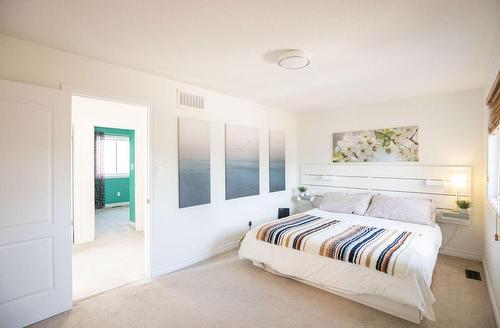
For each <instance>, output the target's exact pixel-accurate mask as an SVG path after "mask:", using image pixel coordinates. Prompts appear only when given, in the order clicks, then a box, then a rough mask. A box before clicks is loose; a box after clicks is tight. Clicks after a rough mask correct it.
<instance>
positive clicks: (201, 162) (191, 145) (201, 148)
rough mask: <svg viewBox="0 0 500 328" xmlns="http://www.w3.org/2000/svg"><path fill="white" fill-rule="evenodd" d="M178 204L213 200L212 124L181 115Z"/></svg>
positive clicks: (195, 203)
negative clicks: (211, 187)
mask: <svg viewBox="0 0 500 328" xmlns="http://www.w3.org/2000/svg"><path fill="white" fill-rule="evenodd" d="M178 132H179V136H178V137H179V139H178V141H179V207H180V208H183V207H190V206H196V205H202V204H209V203H210V123H209V122H208V121H201V120H193V119H188V118H179V121H178Z"/></svg>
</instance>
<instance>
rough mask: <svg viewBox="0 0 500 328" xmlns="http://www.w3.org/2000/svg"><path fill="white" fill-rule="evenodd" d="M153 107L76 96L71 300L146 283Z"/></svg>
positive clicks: (74, 107) (73, 112) (74, 105)
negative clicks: (150, 115)
mask: <svg viewBox="0 0 500 328" xmlns="http://www.w3.org/2000/svg"><path fill="white" fill-rule="evenodd" d="M147 117H148V108H147V107H145V106H138V105H131V104H126V103H121V102H115V101H110V100H103V99H96V98H91V97H84V96H76V95H75V96H73V97H72V124H73V242H74V243H73V299H74V300H80V299H83V298H87V297H90V296H92V295H95V294H98V293H101V292H104V291H107V290H110V289H113V288H116V287H120V286H123V285H125V284H128V283H131V282H134V281H137V280H140V279H142V278H144V277H145V276H146V272H147V271H148V270H147V265H148V263H147V261H146V258H147V257H146V256H145V254H146V249H147V247H146V240H147V238H146V236H145V229H144V227H145V222H147V211H146V208H147V205H146V200H147V195H146V194H147V188H148V187H147V181H148V179H147V177H148V172H147V168H148V165H147V157H148V156H147V148H148V147H147V140H148V138H147Z"/></svg>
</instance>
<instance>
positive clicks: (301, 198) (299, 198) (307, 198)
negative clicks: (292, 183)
mask: <svg viewBox="0 0 500 328" xmlns="http://www.w3.org/2000/svg"><path fill="white" fill-rule="evenodd" d="M315 199H316V196H314V195H310V196H297V201H305V202H310V203H312V202H314V200H315Z"/></svg>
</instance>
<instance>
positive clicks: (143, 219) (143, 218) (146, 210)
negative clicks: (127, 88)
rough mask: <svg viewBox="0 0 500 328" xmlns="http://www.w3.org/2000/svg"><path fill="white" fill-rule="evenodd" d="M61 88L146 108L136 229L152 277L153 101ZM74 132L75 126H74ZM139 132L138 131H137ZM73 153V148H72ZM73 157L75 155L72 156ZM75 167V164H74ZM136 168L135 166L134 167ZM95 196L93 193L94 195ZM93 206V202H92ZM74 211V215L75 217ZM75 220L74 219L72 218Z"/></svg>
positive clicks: (71, 92)
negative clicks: (140, 212) (143, 247)
mask: <svg viewBox="0 0 500 328" xmlns="http://www.w3.org/2000/svg"><path fill="white" fill-rule="evenodd" d="M61 89H62V90H66V91H68V92H69V93H70V94H71V96H81V97H87V98H92V99H97V100H104V101H111V102H117V103H122V104H127V105H133V106H139V107H143V108H144V110H145V115H146V117H145V120H146V124H145V127H144V128H145V131H144V133H143V135H144V143H145V146H144V152H145V154H144V155H143V160H144V171H145V172H144V174H143V177H144V181H143V183H144V186H143V188H142V189H143V195H142V197H136V199H135V202H136V218H135V219H136V223H135V227H136V230H139V231H144V237H145V238H144V239H145V264H144V272H145V276H146V278H148V279H149V278H150V277H151V240H152V239H151V230H152V229H151V206H150V195H151V149H150V148H151V146H150V145H151V111H152V108H153V105H152V103H150V102H148V101H144V100H140V99H136V98H132V97H127V96H120V95H116V94H111V93H107V92H100V91H96V90H92V89H87V88H83V87H78V86H75V85H70V84H61ZM109 127H112V128H128V129H133V128H132V127H127V126H112V125H111V126H109ZM73 132H74V128H73ZM136 133H137V132H136ZM136 141H137V135H136ZM136 147H137V145H136ZM72 154H73V150H72ZM72 157H73V156H72ZM135 166H136V167H137V156H136V164H135ZM72 167H73V165H72ZM134 169H135V168H134ZM73 177H74V174H72V179H73ZM137 178H138V177H137V175H136V181H138V180H137ZM135 189H136V195H137V188H135ZM71 191H72V195H71V199H72V208H73V204H74V186H73V181H72V190H71ZM92 197H93V195H92ZM139 201H140V202H141V203H142V206H137V205H138V203H139ZM92 206H93V203H92ZM140 207H142V209H143V211H142V212H143V213H142V215H137V212H138V210H139V208H140ZM74 214H75V213H74V211H72V216H73V218H74ZM72 221H73V219H72ZM94 223H95V216H94Z"/></svg>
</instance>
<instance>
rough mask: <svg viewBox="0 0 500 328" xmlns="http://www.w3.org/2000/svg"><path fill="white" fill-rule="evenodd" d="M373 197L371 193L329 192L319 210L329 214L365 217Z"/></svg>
mask: <svg viewBox="0 0 500 328" xmlns="http://www.w3.org/2000/svg"><path fill="white" fill-rule="evenodd" d="M372 196H373V194H371V193H353V194H349V193H344V192H327V193H325V195H324V196H323V200H322V201H321V204H319V208H320V209H322V210H325V211H328V212H338V213H348V214H358V215H364V214H365V212H366V210H367V209H368V206H369V205H370V200H371V199H372Z"/></svg>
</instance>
